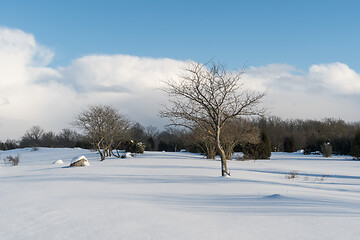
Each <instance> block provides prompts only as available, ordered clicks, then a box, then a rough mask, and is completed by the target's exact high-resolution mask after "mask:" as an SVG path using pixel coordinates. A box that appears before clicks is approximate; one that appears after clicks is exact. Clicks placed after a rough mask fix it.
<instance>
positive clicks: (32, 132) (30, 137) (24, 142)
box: [20, 126, 44, 147]
mask: <svg viewBox="0 0 360 240" xmlns="http://www.w3.org/2000/svg"><path fill="white" fill-rule="evenodd" d="M43 134H44V129H42V128H41V127H40V126H33V127H32V128H30V129H29V130H27V131H26V133H25V135H24V136H23V137H22V139H21V141H20V145H21V146H22V147H39V146H40V141H41V138H42V136H43Z"/></svg>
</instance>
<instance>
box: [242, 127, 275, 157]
mask: <svg viewBox="0 0 360 240" xmlns="http://www.w3.org/2000/svg"><path fill="white" fill-rule="evenodd" d="M260 138H261V141H260V142H259V143H256V144H253V143H248V144H246V145H245V146H244V147H243V152H244V157H245V158H247V159H270V156H271V142H270V139H269V136H268V134H267V133H266V132H265V131H264V130H262V131H261V133H260Z"/></svg>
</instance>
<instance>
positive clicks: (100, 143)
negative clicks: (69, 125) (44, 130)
mask: <svg viewBox="0 0 360 240" xmlns="http://www.w3.org/2000/svg"><path fill="white" fill-rule="evenodd" d="M74 125H75V126H77V127H79V128H81V129H82V130H84V131H85V133H86V134H87V135H88V136H89V138H90V139H91V140H92V142H93V144H94V146H95V147H96V149H97V150H98V151H99V154H100V156H101V160H105V158H106V157H107V156H111V155H112V149H113V147H116V146H118V145H119V144H120V142H121V140H122V139H123V137H124V135H125V132H126V130H127V129H128V128H129V126H130V123H129V121H128V120H127V119H126V118H125V117H124V116H123V115H121V114H120V113H119V112H118V111H117V110H116V109H114V108H112V107H111V106H107V105H93V106H90V107H89V108H88V110H85V111H83V112H82V113H80V114H79V115H77V116H76V117H75V122H74Z"/></svg>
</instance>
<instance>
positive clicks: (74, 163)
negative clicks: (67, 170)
mask: <svg viewBox="0 0 360 240" xmlns="http://www.w3.org/2000/svg"><path fill="white" fill-rule="evenodd" d="M87 166H90V163H89V161H88V160H87V159H86V157H85V156H80V157H75V158H73V159H72V160H71V162H70V167H87Z"/></svg>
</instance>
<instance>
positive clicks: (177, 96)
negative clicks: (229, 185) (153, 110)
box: [160, 63, 266, 176]
mask: <svg viewBox="0 0 360 240" xmlns="http://www.w3.org/2000/svg"><path fill="white" fill-rule="evenodd" d="M208 66H209V67H208ZM183 70H184V74H183V75H181V76H180V81H176V80H168V81H165V82H164V83H165V86H164V87H163V88H162V90H163V91H165V92H166V93H168V94H169V96H170V97H171V99H170V102H171V106H168V107H166V106H165V110H163V111H161V112H160V114H161V116H162V117H166V118H169V119H170V120H171V121H172V124H173V125H177V126H185V127H188V128H195V127H200V128H201V129H203V130H204V131H206V132H207V133H208V134H209V136H211V137H212V138H213V139H214V142H215V145H216V148H217V151H218V152H219V153H220V157H221V174H222V176H224V175H230V173H229V171H228V169H227V164H226V155H225V151H224V148H223V146H222V143H221V130H222V128H223V127H224V125H225V124H226V123H227V122H228V121H229V120H230V119H233V118H236V117H239V116H249V115H261V114H262V113H264V111H265V110H264V109H260V108H258V107H259V103H260V102H261V100H262V98H263V97H264V96H265V95H266V92H261V93H256V92H250V91H245V90H244V87H245V86H244V84H243V83H241V82H240V80H241V78H242V76H243V73H244V68H243V69H241V70H239V71H234V72H230V71H227V70H226V69H225V67H224V66H223V65H221V64H214V63H210V64H201V63H190V65H189V66H188V67H186V68H184V69H183Z"/></svg>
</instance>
